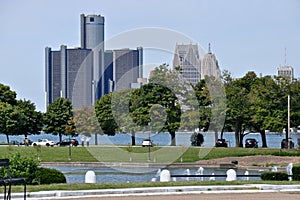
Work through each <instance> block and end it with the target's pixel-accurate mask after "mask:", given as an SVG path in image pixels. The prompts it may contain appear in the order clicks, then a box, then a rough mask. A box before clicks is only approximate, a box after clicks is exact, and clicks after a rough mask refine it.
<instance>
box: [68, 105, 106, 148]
mask: <svg viewBox="0 0 300 200" xmlns="http://www.w3.org/2000/svg"><path fill="white" fill-rule="evenodd" d="M73 112H74V122H75V124H76V131H77V133H79V134H82V135H85V136H88V137H91V134H95V145H97V144H98V137H97V134H99V133H101V128H100V126H99V123H98V120H97V117H96V114H95V110H94V108H93V107H86V106H84V107H82V108H80V109H75V110H74V111H73Z"/></svg>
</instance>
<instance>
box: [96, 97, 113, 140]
mask: <svg viewBox="0 0 300 200" xmlns="http://www.w3.org/2000/svg"><path fill="white" fill-rule="evenodd" d="M111 99H112V93H109V94H106V95H103V96H102V97H101V98H100V99H99V100H98V101H97V102H96V104H95V113H96V117H97V120H98V122H99V125H100V127H101V129H102V131H103V133H104V134H107V135H111V136H112V135H115V134H116V132H117V130H118V125H117V123H116V121H115V119H114V116H113V113H112V107H111Z"/></svg>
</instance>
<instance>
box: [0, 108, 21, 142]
mask: <svg viewBox="0 0 300 200" xmlns="http://www.w3.org/2000/svg"><path fill="white" fill-rule="evenodd" d="M24 120H25V116H24V115H23V113H22V112H21V111H20V110H19V109H17V108H16V107H15V106H12V105H11V104H9V103H3V102H0V132H1V133H3V134H5V135H6V140H7V143H9V135H17V133H18V131H19V124H20V123H22V124H23V121H24Z"/></svg>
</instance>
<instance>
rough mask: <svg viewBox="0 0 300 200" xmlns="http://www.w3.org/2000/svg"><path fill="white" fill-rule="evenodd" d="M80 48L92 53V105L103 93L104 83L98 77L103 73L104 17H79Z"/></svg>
mask: <svg viewBox="0 0 300 200" xmlns="http://www.w3.org/2000/svg"><path fill="white" fill-rule="evenodd" d="M80 29H81V48H82V49H92V51H93V81H92V83H93V87H92V93H93V104H94V103H95V102H96V101H97V99H99V98H100V97H101V95H100V94H101V91H104V82H100V81H99V80H100V76H101V75H102V74H103V73H104V71H105V66H104V17H103V16H101V15H87V16H85V15H84V14H81V15H80ZM102 81H104V80H103V79H102Z"/></svg>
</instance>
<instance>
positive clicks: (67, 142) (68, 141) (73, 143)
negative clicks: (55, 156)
mask: <svg viewBox="0 0 300 200" xmlns="http://www.w3.org/2000/svg"><path fill="white" fill-rule="evenodd" d="M78 144H79V143H78V140H76V139H74V138H71V139H69V138H67V139H64V140H63V141H61V142H57V143H56V145H57V146H70V145H71V146H75V147H76V146H77V145H78Z"/></svg>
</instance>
